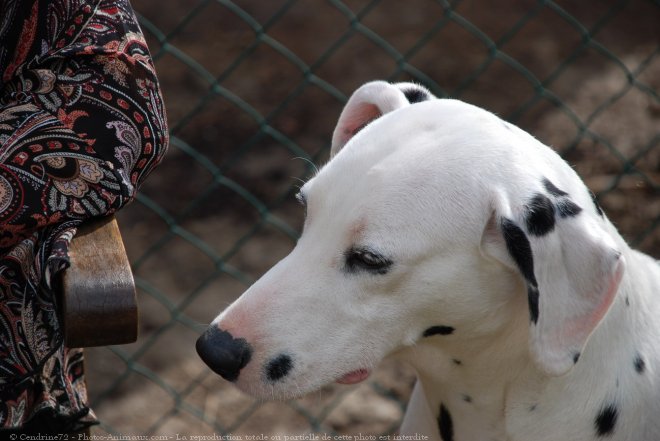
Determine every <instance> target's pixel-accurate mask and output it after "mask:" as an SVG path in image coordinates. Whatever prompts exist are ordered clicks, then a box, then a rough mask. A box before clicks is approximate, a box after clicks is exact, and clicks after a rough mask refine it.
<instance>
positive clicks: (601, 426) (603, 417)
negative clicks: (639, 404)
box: [594, 404, 619, 436]
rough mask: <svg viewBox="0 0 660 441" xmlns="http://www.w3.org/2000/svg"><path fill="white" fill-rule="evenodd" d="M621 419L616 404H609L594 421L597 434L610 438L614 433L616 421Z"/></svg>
mask: <svg viewBox="0 0 660 441" xmlns="http://www.w3.org/2000/svg"><path fill="white" fill-rule="evenodd" d="M618 417H619V409H617V407H616V405H615V404H608V405H607V406H605V407H603V408H602V409H601V410H600V412H598V415H597V416H596V420H595V421H594V423H595V426H596V434H597V435H598V436H609V435H612V434H613V433H614V428H615V426H616V420H617V418H618Z"/></svg>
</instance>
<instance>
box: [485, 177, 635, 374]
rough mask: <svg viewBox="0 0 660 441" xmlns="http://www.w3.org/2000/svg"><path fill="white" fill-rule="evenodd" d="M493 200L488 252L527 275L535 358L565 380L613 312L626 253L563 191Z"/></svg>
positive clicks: (500, 196)
mask: <svg viewBox="0 0 660 441" xmlns="http://www.w3.org/2000/svg"><path fill="white" fill-rule="evenodd" d="M553 188H555V189H556V187H554V186H553ZM557 195H560V197H559V198H557V197H556V196H557ZM493 199H494V203H493V214H492V217H491V218H490V220H489V221H488V223H487V225H486V227H485V229H484V233H483V236H482V241H481V248H482V252H483V253H484V254H485V255H487V256H489V257H491V258H494V259H496V260H498V261H499V262H501V263H503V264H504V265H505V266H508V267H509V268H511V269H513V270H514V271H517V272H518V273H520V275H521V276H522V278H523V280H524V282H525V285H526V288H527V297H528V298H527V301H528V304H529V314H530V351H531V355H532V359H533V360H534V362H535V363H536V365H537V366H538V367H539V368H540V369H541V370H542V371H544V372H545V373H547V374H549V375H553V376H558V375H563V374H565V373H566V372H568V371H569V370H570V369H571V368H572V367H573V365H574V364H575V363H577V361H578V358H579V357H580V354H581V353H582V351H583V349H584V346H585V345H586V343H587V340H588V338H589V336H590V335H591V333H592V332H593V330H594V329H595V328H596V326H598V324H599V323H600V321H601V320H602V318H603V317H604V316H605V314H606V313H607V311H608V310H609V308H610V306H611V304H612V301H613V300H614V296H615V294H616V292H617V289H618V286H619V282H620V281H621V278H622V276H623V272H624V266H625V265H624V259H623V256H622V255H621V253H620V252H619V251H618V250H617V245H616V243H615V242H614V240H613V238H612V236H610V234H609V233H608V232H607V231H606V229H605V225H604V224H603V222H602V219H600V218H598V217H596V216H590V215H589V214H588V213H585V212H583V210H582V209H581V207H579V206H578V205H577V204H575V203H574V202H572V201H571V200H570V197H569V196H568V195H567V194H566V193H564V192H563V191H559V192H558V193H557V194H556V195H552V194H549V195H544V194H542V193H540V192H539V193H535V194H533V195H531V196H530V197H529V198H528V199H527V200H525V201H521V202H519V203H518V204H512V203H511V201H510V200H508V197H507V196H506V195H504V193H503V192H499V193H497V195H496V196H495V197H494V198H493Z"/></svg>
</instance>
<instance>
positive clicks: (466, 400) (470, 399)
mask: <svg viewBox="0 0 660 441" xmlns="http://www.w3.org/2000/svg"><path fill="white" fill-rule="evenodd" d="M463 401H465V402H466V403H471V402H472V397H471V396H469V395H467V394H464V395H463Z"/></svg>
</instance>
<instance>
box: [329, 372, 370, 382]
mask: <svg viewBox="0 0 660 441" xmlns="http://www.w3.org/2000/svg"><path fill="white" fill-rule="evenodd" d="M369 374H371V371H370V370H369V369H358V370H355V371H351V372H348V373H347V374H344V375H342V376H341V377H340V378H339V379H337V380H335V381H336V382H337V383H339V384H356V383H359V382H361V381H364V380H366V379H367V378H368V377H369Z"/></svg>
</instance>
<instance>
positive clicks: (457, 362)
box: [451, 358, 463, 366]
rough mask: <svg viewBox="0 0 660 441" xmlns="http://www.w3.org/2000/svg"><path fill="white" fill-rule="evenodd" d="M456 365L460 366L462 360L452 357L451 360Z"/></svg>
mask: <svg viewBox="0 0 660 441" xmlns="http://www.w3.org/2000/svg"><path fill="white" fill-rule="evenodd" d="M451 361H452V362H453V363H454V364H455V365H456V366H460V365H462V364H463V362H462V361H461V360H459V359H457V358H452V360H451Z"/></svg>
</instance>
